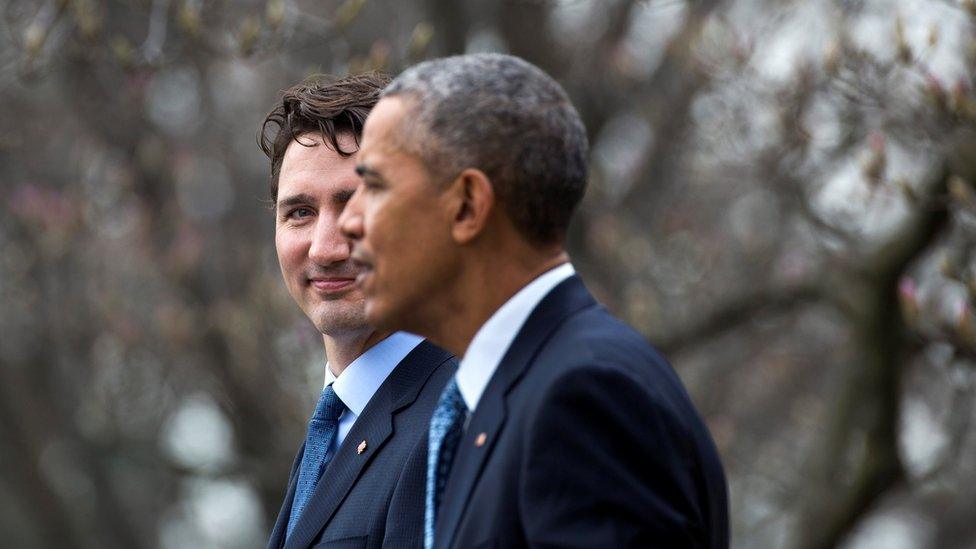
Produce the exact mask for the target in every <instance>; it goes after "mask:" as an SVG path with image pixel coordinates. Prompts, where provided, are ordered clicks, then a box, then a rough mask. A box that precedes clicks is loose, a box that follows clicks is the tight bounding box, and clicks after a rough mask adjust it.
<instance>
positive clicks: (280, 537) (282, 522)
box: [268, 442, 305, 549]
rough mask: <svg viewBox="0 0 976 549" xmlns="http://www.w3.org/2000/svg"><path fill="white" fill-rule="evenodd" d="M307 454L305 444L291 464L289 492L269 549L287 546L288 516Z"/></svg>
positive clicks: (276, 522)
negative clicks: (299, 469)
mask: <svg viewBox="0 0 976 549" xmlns="http://www.w3.org/2000/svg"><path fill="white" fill-rule="evenodd" d="M304 454H305V443H304V442H303V443H302V446H301V448H299V449H298V455H296V456H295V461H294V462H293V463H292V464H291V473H290V474H289V475H288V490H287V491H286V493H285V501H284V502H283V503H282V504H281V510H280V511H278V519H277V520H275V524H274V528H273V529H272V530H271V538H270V539H269V540H268V549H279V548H280V547H281V546H282V545H284V544H285V534H286V533H287V531H288V516H289V515H290V514H291V504H292V501H293V500H294V499H295V485H296V483H297V482H298V467H299V466H300V465H301V463H302V456H303V455H304Z"/></svg>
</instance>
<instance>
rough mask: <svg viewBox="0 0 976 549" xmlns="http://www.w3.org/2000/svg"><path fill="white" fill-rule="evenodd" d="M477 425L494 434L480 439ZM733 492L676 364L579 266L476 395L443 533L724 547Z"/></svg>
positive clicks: (453, 543)
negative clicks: (602, 296)
mask: <svg viewBox="0 0 976 549" xmlns="http://www.w3.org/2000/svg"><path fill="white" fill-rule="evenodd" d="M481 433H486V437H487V440H488V443H486V444H484V445H483V446H481V447H473V446H474V445H473V444H471V442H472V439H473V437H476V436H478V435H479V434H481ZM726 498H727V496H726V486H725V477H724V473H723V472H722V468H721V463H720V462H719V459H718V453H717V451H716V450H715V447H714V444H713V443H712V441H711V437H710V435H709V434H708V431H707V429H706V428H705V425H704V422H703V421H702V420H701V418H700V417H699V415H698V413H697V411H696V410H695V408H694V406H693V405H692V403H691V400H690V398H689V397H688V395H687V393H686V391H685V389H684V387H683V386H682V384H681V382H680V380H679V378H678V376H677V375H676V373H675V372H674V370H673V369H672V368H671V366H670V365H669V364H668V363H667V361H666V360H664V358H663V357H662V356H661V355H660V353H658V352H657V351H656V350H654V349H653V348H652V347H651V346H650V345H649V344H648V343H647V342H646V341H645V340H644V338H643V337H642V336H640V335H639V334H637V333H636V332H635V331H634V330H632V329H631V328H630V327H628V326H627V325H626V324H624V323H623V322H621V321H619V320H617V319H616V318H614V317H613V316H611V315H610V314H609V313H608V312H607V311H606V310H605V309H604V308H603V307H601V306H599V305H597V304H596V303H595V301H593V299H592V298H591V297H590V296H589V293H588V292H586V289H585V287H583V285H582V282H581V281H580V280H579V278H578V277H572V278H570V279H569V280H567V281H565V282H563V283H562V284H561V285H559V286H557V287H556V288H555V289H554V290H553V291H552V292H551V293H550V294H549V295H547V296H546V298H545V299H543V301H542V302H541V303H540V304H539V306H538V307H537V308H536V310H534V311H533V312H532V314H531V315H530V317H529V319H528V321H527V322H526V324H525V325H524V326H523V328H522V330H521V331H520V332H519V334H518V335H517V336H516V339H515V341H514V342H513V344H512V346H511V348H510V349H509V351H508V352H507V353H506V356H505V358H504V359H503V360H502V365H501V366H499V370H498V371H497V372H496V374H495V376H494V377H493V378H492V380H491V381H490V382H489V385H488V387H487V388H486V390H485V393H484V394H483V396H482V400H481V401H479V404H478V408H477V410H475V413H474V414H473V416H472V418H471V420H470V423H469V429H468V431H466V432H465V435H464V438H463V440H462V442H461V447H460V450H459V451H458V454H457V456H456V457H455V464H454V466H453V467H452V471H451V473H450V476H449V479H448V484H447V487H446V488H445V495H444V500H443V501H444V503H443V506H442V509H443V511H442V515H441V516H442V518H444V522H443V523H440V522H439V523H438V525H437V536H436V541H437V546H438V547H448V546H450V547H469V546H477V545H478V544H481V543H487V544H488V545H491V544H495V545H496V546H501V547H527V546H533V545H539V546H560V547H611V546H612V547H647V546H652V547H715V548H719V547H726V546H727V545H728V519H727V503H726ZM449 503H450V504H452V505H454V506H456V507H455V508H452V509H448V508H447V505H448V504H449Z"/></svg>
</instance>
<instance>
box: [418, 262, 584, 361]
mask: <svg viewBox="0 0 976 549" xmlns="http://www.w3.org/2000/svg"><path fill="white" fill-rule="evenodd" d="M504 259H505V260H504V261H503V260H500V259H499V258H497V257H488V258H486V260H484V261H475V262H472V265H471V268H470V269H468V272H466V273H465V274H464V276H462V277H460V278H459V280H458V284H457V286H456V287H455V288H452V289H451V291H450V296H449V299H447V300H445V303H444V305H443V310H442V311H440V314H438V315H436V316H434V318H438V319H443V320H441V321H440V322H439V323H438V324H437V325H433V326H429V327H427V329H426V330H424V332H423V333H425V335H429V339H430V340H431V341H433V342H434V343H436V344H438V345H440V346H441V347H443V348H445V349H447V350H448V351H450V352H452V353H453V354H454V355H455V356H458V357H463V356H464V353H465V352H466V351H467V349H468V346H469V345H470V344H471V340H472V339H474V336H475V334H477V333H478V330H479V329H481V326H483V325H484V323H485V322H487V321H488V319H489V318H491V316H492V315H493V314H495V311H497V310H498V309H499V308H501V306H502V305H504V304H505V303H506V302H507V301H508V300H509V299H511V298H512V296H514V295H515V294H517V293H518V292H519V290H521V289H522V288H524V287H525V286H527V285H528V284H529V283H530V282H532V281H533V280H535V279H536V278H538V277H539V276H540V275H542V274H543V273H545V272H546V271H549V270H551V269H553V268H555V267H557V266H559V265H561V264H563V263H566V262H567V261H569V256H568V255H567V254H566V252H565V251H564V250H563V249H562V248H561V247H560V248H559V249H558V250H551V251H549V253H543V254H540V255H537V256H536V257H527V258H523V259H524V260H525V261H519V260H518V258H511V257H507V258H504ZM512 259H516V260H514V261H513V260H512ZM445 297H448V296H445Z"/></svg>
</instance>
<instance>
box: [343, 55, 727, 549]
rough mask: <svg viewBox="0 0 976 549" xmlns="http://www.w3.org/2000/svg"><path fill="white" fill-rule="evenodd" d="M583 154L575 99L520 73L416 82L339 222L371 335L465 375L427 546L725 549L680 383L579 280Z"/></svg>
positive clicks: (713, 459) (407, 88)
mask: <svg viewBox="0 0 976 549" xmlns="http://www.w3.org/2000/svg"><path fill="white" fill-rule="evenodd" d="M586 154H587V141H586V133H585V130H584V128H583V125H582V122H581V121H580V118H579V115H578V114H577V113H576V110H575V109H574V108H573V106H572V104H571V103H570V101H569V99H568V97H567V95H566V93H565V92H564V91H563V89H562V88H561V87H560V86H559V84H557V83H556V82H555V81H554V80H553V79H552V78H550V77H549V76H547V75H546V74H545V73H543V72H542V71H541V70H539V69H538V68H536V67H534V66H533V65H531V64H529V63H527V62H525V61H523V60H521V59H518V58H516V57H512V56H507V55H498V54H478V55H466V56H458V57H450V58H446V59H438V60H434V61H428V62H425V63H421V64H420V65H417V66H415V67H412V68H410V69H408V70H407V71H405V72H404V73H403V74H402V75H401V76H400V77H399V78H397V79H396V80H394V81H393V82H392V83H391V84H390V86H389V87H387V88H386V90H385V91H384V92H383V94H382V97H381V99H380V101H379V103H378V104H377V105H376V108H375V109H374V110H373V112H372V113H371V114H370V116H369V118H368V119H367V122H366V125H365V127H364V130H363V141H362V147H361V149H360V154H359V157H358V159H357V164H358V166H357V171H358V172H359V174H360V176H361V177H362V185H361V186H360V187H359V189H357V191H356V194H355V195H353V197H352V198H351V199H350V201H349V203H348V204H347V206H346V209H345V210H344V212H343V214H342V217H341V218H340V220H339V223H340V226H341V228H342V230H343V232H344V233H345V234H346V235H347V236H348V237H349V238H350V239H352V240H353V241H354V243H353V251H352V258H353V260H354V261H355V262H356V263H357V265H359V266H360V268H361V269H362V270H361V272H360V274H359V276H358V278H357V284H358V285H359V287H360V288H361V289H362V291H363V294H364V296H365V300H366V302H365V307H366V309H365V310H366V317H367V319H368V320H369V322H370V323H371V324H373V325H374V326H377V327H381V328H382V329H385V330H394V329H402V330H406V331H409V332H412V333H416V334H421V335H424V336H426V337H428V338H429V339H430V340H431V341H433V342H435V343H437V344H439V345H441V346H442V347H444V348H446V349H448V350H449V351H451V352H453V353H454V354H455V355H457V356H462V357H463V358H462V360H461V365H460V367H459V368H458V371H457V373H456V375H455V376H454V377H453V378H452V379H451V381H450V382H448V384H447V386H446V387H445V389H444V391H443V393H442V394H441V396H440V400H439V402H438V404H437V406H436V408H435V409H434V413H433V416H432V418H431V422H430V430H429V433H428V455H427V488H426V501H425V524H424V526H425V532H424V544H425V547H428V548H432V547H437V548H446V547H532V546H535V547H542V546H545V547H557V546H558V547H588V548H591V547H708V548H720V547H726V546H728V511H727V491H726V481H725V476H724V473H723V471H722V466H721V463H720V461H719V457H718V453H717V451H716V449H715V446H714V444H713V442H712V440H711V437H710V436H709V433H708V430H707V429H706V427H705V425H704V423H703V421H702V420H701V418H700V417H699V415H698V413H697V412H696V410H695V408H694V406H693V405H692V403H691V401H690V399H689V397H688V395H687V393H686V392H685V389H684V387H683V386H682V384H681V381H680V380H679V379H678V376H677V375H676V374H675V372H674V371H673V370H672V368H671V366H670V365H668V363H667V362H666V361H665V359H664V358H663V357H662V356H661V355H660V354H659V353H658V352H657V351H656V350H654V349H653V348H652V347H651V346H650V345H648V344H647V342H646V341H645V340H644V338H643V337H641V336H640V335H639V334H637V333H636V332H635V331H634V330H632V329H631V328H630V327H628V326H627V325H626V324H624V323H623V322H621V321H620V320H618V319H616V318H614V317H613V316H611V315H610V314H609V313H608V312H607V311H606V309H604V308H603V307H601V306H600V305H598V304H597V303H596V301H594V299H593V298H592V297H591V296H590V294H589V292H588V291H587V290H586V288H585V286H584V285H583V282H582V280H581V279H580V277H579V276H578V275H576V273H575V271H574V269H573V266H572V264H571V263H570V262H569V257H568V254H567V252H566V250H565V247H564V245H565V240H566V232H567V228H568V225H569V221H570V217H571V216H572V213H573V211H574V210H575V208H576V206H577V205H578V204H579V202H580V200H581V199H582V197H583V194H584V191H585V187H586Z"/></svg>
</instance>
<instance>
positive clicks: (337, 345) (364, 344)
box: [322, 329, 391, 377]
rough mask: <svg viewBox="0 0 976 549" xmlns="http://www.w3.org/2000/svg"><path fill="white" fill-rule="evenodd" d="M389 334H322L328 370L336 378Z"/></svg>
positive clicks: (366, 332)
mask: <svg viewBox="0 0 976 549" xmlns="http://www.w3.org/2000/svg"><path fill="white" fill-rule="evenodd" d="M390 333H391V332H380V331H377V330H372V329H368V330H363V331H361V332H353V333H345V334H341V335H329V334H322V341H323V343H324V344H325V356H327V357H328V359H329V369H330V370H332V374H333V375H335V376H336V377H338V376H339V374H341V373H342V372H343V371H344V370H345V369H346V368H348V367H349V365H350V364H352V361H354V360H356V359H357V358H359V357H360V355H362V354H363V353H365V352H366V351H368V350H369V349H370V348H371V347H372V346H373V345H376V344H377V343H379V342H380V341H383V340H384V339H386V337H387V336H389V335H390Z"/></svg>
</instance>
